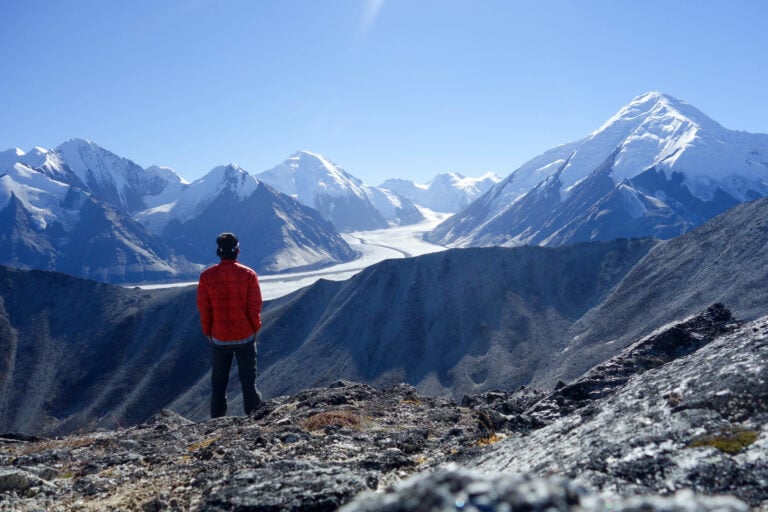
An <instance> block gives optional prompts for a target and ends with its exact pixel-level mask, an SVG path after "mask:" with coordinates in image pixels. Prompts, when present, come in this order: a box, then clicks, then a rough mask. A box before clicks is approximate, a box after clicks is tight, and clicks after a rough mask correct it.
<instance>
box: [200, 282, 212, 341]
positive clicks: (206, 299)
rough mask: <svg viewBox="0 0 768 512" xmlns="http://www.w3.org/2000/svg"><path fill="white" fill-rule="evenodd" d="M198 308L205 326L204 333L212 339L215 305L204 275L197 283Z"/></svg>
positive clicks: (201, 321) (202, 324) (202, 323)
mask: <svg viewBox="0 0 768 512" xmlns="http://www.w3.org/2000/svg"><path fill="white" fill-rule="evenodd" d="M197 310H198V311H199V312H200V324H201V327H202V328H203V334H205V335H206V336H207V337H208V338H209V339H210V337H211V335H212V332H211V331H212V328H213V306H212V305H211V298H210V296H209V295H208V288H207V287H206V286H205V283H204V282H203V279H202V277H201V278H200V281H199V282H198V283H197Z"/></svg>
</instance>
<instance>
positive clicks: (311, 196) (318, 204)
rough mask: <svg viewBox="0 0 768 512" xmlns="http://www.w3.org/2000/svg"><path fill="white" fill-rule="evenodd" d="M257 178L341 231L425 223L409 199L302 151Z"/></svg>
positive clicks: (324, 159) (317, 156)
mask: <svg viewBox="0 0 768 512" xmlns="http://www.w3.org/2000/svg"><path fill="white" fill-rule="evenodd" d="M256 178H258V179H259V180H261V181H263V182H264V183H267V184H268V185H270V186H272V187H274V188H275V189H277V190H279V191H280V192H282V193H284V194H288V195H289V196H291V197H294V198H295V199H297V200H298V201H299V202H300V203H302V204H304V205H306V206H309V207H311V208H314V209H316V210H317V211H319V212H320V214H321V215H322V216H323V217H324V218H325V219H327V220H330V221H331V222H333V224H334V225H335V226H336V228H337V229H338V230H340V231H363V230H370V229H381V228H386V227H389V225H390V223H392V224H400V225H405V224H412V223H414V222H419V221H421V220H423V217H422V216H421V214H420V213H419V211H418V209H417V208H416V207H415V206H414V205H413V204H411V202H410V201H408V199H406V198H404V197H400V196H398V195H397V194H396V193H392V192H390V191H383V190H377V189H376V187H370V186H368V185H364V184H363V182H362V181H360V180H359V179H358V178H355V177H354V176H352V175H351V174H349V173H348V172H346V171H345V170H344V169H342V168H341V167H339V166H337V165H336V164H334V163H333V162H331V161H330V160H328V159H327V158H325V157H324V156H322V155H318V154H316V153H310V152H309V151H299V152H297V153H296V154H294V155H293V156H291V157H290V158H288V159H287V160H285V161H284V162H283V163H281V164H280V165H278V166H276V167H274V168H272V169H270V170H268V171H264V172H262V173H259V174H257V175H256Z"/></svg>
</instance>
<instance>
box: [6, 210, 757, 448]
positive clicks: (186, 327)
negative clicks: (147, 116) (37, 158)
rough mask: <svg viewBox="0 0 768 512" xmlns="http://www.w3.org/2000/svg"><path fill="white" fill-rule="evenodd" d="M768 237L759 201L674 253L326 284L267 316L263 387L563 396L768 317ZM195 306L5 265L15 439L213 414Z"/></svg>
mask: <svg viewBox="0 0 768 512" xmlns="http://www.w3.org/2000/svg"><path fill="white" fill-rule="evenodd" d="M766 225H768V199H761V200H758V201H754V202H750V203H746V204H743V205H740V206H738V207H736V208H734V209H732V210H729V211H728V212H726V213H725V214H723V215H721V216H718V217H717V218H715V219H713V220H712V221H710V222H709V223H707V224H706V225H704V226H701V227H699V228H697V229H696V230H694V231H692V232H691V233H689V234H687V235H684V236H682V237H679V238H677V239H675V240H672V241H667V242H656V241H653V240H650V239H640V240H621V239H620V240H615V241H612V242H597V243H584V244H577V245H573V246H562V247H555V248H547V247H518V248H474V249H457V250H450V251H446V252H442V253H437V254H429V255H425V256H421V257H418V258H411V259H402V260H389V261H384V262H382V263H380V264H378V265H375V266H373V267H370V268H368V269H367V270H365V271H363V272H361V273H360V274H358V275H356V276H355V277H353V278H352V279H349V280H347V281H343V282H335V281H320V282H318V283H316V284H315V285H313V286H311V287H308V288H305V289H303V290H300V291H298V292H296V293H294V294H292V295H290V296H286V297H283V298H281V299H278V300H275V301H271V302H268V303H266V305H265V310H264V314H263V319H264V328H263V330H262V332H261V333H260V342H259V348H258V351H259V356H258V357H259V361H258V363H259V377H258V385H259V387H260V389H261V390H262V392H264V394H265V396H266V397H272V396H278V395H284V394H289V393H293V392H296V391H299V390H301V389H305V388H308V387H313V386H319V385H327V384H329V383H331V382H334V381H335V380H337V379H339V378H345V379H349V380H357V381H363V382H366V383H371V384H375V385H380V386H386V385H390V384H394V383H398V382H407V383H409V384H411V385H414V386H416V388H417V389H418V390H419V391H420V392H422V393H426V394H452V395H454V396H456V397H460V396H461V395H462V394H464V393H471V392H478V391H486V390H489V389H515V388H517V387H519V386H521V385H533V386H535V387H541V388H549V387H551V386H553V385H554V383H555V382H556V381H557V380H560V379H562V380H565V381H570V380H573V379H575V378H577V377H578V376H580V375H582V374H583V373H584V372H586V371H587V370H589V369H590V368H592V367H594V366H596V365H597V364H599V363H601V362H603V361H605V360H606V359H608V358H610V357H612V356H613V355H615V354H617V353H618V352H620V351H621V350H622V349H624V348H625V347H626V346H627V345H628V344H629V343H631V342H632V341H633V340H635V339H638V338H640V337H641V336H643V335H646V334H648V333H650V332H651V331H653V330H655V329H658V328H660V327H662V326H664V325H665V324H667V323H669V322H672V321H675V320H678V319H680V318H684V317H686V316H688V315H689V314H691V313H692V312H696V311H700V310H703V309H705V308H706V307H707V306H708V305H710V304H712V303H715V302H722V303H724V304H726V305H727V306H728V307H729V308H730V309H731V311H732V312H733V314H734V316H735V317H737V318H740V319H744V320H752V319H754V318H757V317H759V316H761V315H762V314H764V311H765V304H766V303H768V297H766V288H765V286H763V284H762V283H765V282H767V280H768V267H767V266H766V265H765V264H764V262H765V261H766V257H768V255H767V254H766V250H768V230H766V228H765V226H766ZM194 296H195V288H194V287H187V288H180V289H166V290H152V291H147V290H137V289H124V288H118V287H114V286H109V285H101V284H98V283H94V282H91V281H86V280H82V279H75V278H71V277H67V276H64V275H62V274H55V273H47V272H36V271H31V272H28V271H18V270H10V269H5V268H0V299H2V302H0V304H2V308H0V353H2V354H3V357H2V358H0V369H3V372H2V373H1V374H0V392H2V395H1V396H0V407H2V415H0V418H2V420H0V431H3V430H4V431H13V430H16V431H22V432H32V433H36V432H48V433H51V432H61V431H71V430H74V429H77V428H81V427H87V426H110V425H114V424H116V423H121V424H132V423H135V422H138V421H143V420H144V419H146V418H148V417H149V416H151V415H152V414H154V413H155V412H157V411H158V410H160V409H161V408H163V407H169V406H172V407H173V409H174V410H176V411H177V412H180V413H182V414H184V415H185V416H187V417H190V418H195V419H203V418H205V417H206V416H207V408H208V402H207V400H208V392H209V391H208V390H209V388H208V377H207V373H208V354H207V347H206V344H205V341H204V339H203V338H202V336H201V334H200V331H199V325H198V320H197V312H196V308H195V299H194ZM233 383H234V384H233V387H231V388H230V390H231V391H232V394H233V399H232V400H231V401H230V407H231V412H232V413H234V414H237V412H238V411H239V410H240V409H239V407H240V406H239V402H238V399H237V398H236V395H237V389H236V388H237V381H236V380H235V379H234V378H233Z"/></svg>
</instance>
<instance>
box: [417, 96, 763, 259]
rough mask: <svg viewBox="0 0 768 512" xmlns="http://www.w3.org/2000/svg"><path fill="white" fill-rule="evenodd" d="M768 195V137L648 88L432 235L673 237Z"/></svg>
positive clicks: (461, 240)
mask: <svg viewBox="0 0 768 512" xmlns="http://www.w3.org/2000/svg"><path fill="white" fill-rule="evenodd" d="M553 180H555V181H553ZM766 195H768V134H751V133H746V132H738V131H733V130H728V129H726V128H724V127H722V126H721V125H720V124H718V123H717V122H715V121H714V120H712V119H710V118H709V117H707V116H706V115H705V114H703V113H702V112H700V111H699V110H697V109H696V108H694V107H693V106H691V105H689V104H687V103H685V102H683V101H680V100H677V99H675V98H673V97H671V96H669V95H666V94H662V93H659V92H649V93H646V94H643V95H641V96H638V97H637V98H635V99H634V100H632V102H630V103H629V104H628V105H626V106H625V107H623V108H622V109H620V110H619V111H618V112H617V113H616V114H615V115H614V116H612V117H611V118H610V119H609V120H608V121H607V122H605V123H604V124H603V125H602V126H601V127H600V128H598V129H597V130H595V131H594V132H592V133H591V134H589V135H588V136H587V137H585V138H583V139H580V140H577V141H575V142H571V143H568V144H563V145H561V146H558V147H556V148H553V149H551V150H549V151H546V152H544V153H543V154H541V155H539V156H537V157H536V158H533V159H532V160H530V161H529V162H527V163H525V164H523V165H522V166H521V167H520V168H518V169H517V170H516V171H514V172H513V173H512V174H510V175H509V176H508V177H507V178H506V179H504V181H502V182H501V183H499V184H498V185H496V186H494V187H493V188H492V189H491V190H489V191H488V192H487V193H486V194H484V195H483V196H482V197H480V198H478V199H477V200H476V201H475V203H473V204H472V205H470V206H469V207H467V208H466V209H465V210H463V211H461V212H459V213H457V214H456V215H455V216H454V217H453V218H451V219H449V220H448V221H446V222H445V223H444V225H441V226H438V228H436V230H435V231H434V232H433V233H430V234H429V235H428V239H429V240H431V241H433V242H435V243H441V244H448V245H451V246H472V245H510V244H518V243H535V244H546V245H550V244H551V245H559V244H562V243H572V242H577V241H584V240H609V239H611V238H615V237H626V236H631V237H634V236H655V237H660V238H670V237H672V236H677V235H679V234H682V233H684V232H686V231H688V230H690V229H691V228H693V227H695V226H697V225H699V224H701V223H702V222H704V221H706V220H707V219H709V218H712V217H713V216H714V215H717V214H719V213H721V212H722V211H724V210H725V209H727V208H729V207H731V206H733V205H735V204H737V203H739V202H744V201H749V200H752V199H756V198H759V197H763V196H766Z"/></svg>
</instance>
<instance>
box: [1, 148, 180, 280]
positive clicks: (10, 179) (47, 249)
mask: <svg viewBox="0 0 768 512" xmlns="http://www.w3.org/2000/svg"><path fill="white" fill-rule="evenodd" d="M0 262H2V263H4V264H10V265H14V266H18V267H23V268H37V269H44V270H58V271H60V272H66V273H69V274H72V275H77V276H81V277H88V278H91V279H97V280H100V281H108V282H126V281H128V282H135V281H145V280H164V279H171V278H175V277H176V278H177V277H181V276H183V275H185V273H189V272H192V271H193V270H194V268H193V267H192V266H191V265H188V264H186V263H185V262H183V261H178V260H177V259H176V258H175V257H174V255H173V254H172V253H171V252H170V251H169V250H168V248H167V247H166V246H165V244H163V243H162V241H161V240H159V239H157V238H156V237H154V236H153V235H151V234H150V233H149V232H147V231H146V230H145V229H144V228H143V227H142V226H141V225H139V224H138V223H137V222H135V221H134V220H133V219H131V218H130V217H128V216H127V215H124V214H122V213H121V212H119V211H118V210H116V209H115V208H113V207H112V206H111V205H109V204H107V203H105V202H104V201H100V200H98V199H96V198H95V197H94V196H93V195H91V194H90V193H88V192H85V191H84V190H82V189H80V188H78V187H74V186H71V185H68V184H66V183H63V182H61V181H57V180H54V179H52V178H51V177H50V176H48V175H46V174H44V173H43V172H40V171H38V170H35V169H32V168H30V167H28V166H27V165H25V164H23V163H15V164H14V165H13V166H12V167H10V168H8V169H7V170H6V171H5V172H4V173H3V174H2V176H0Z"/></svg>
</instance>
